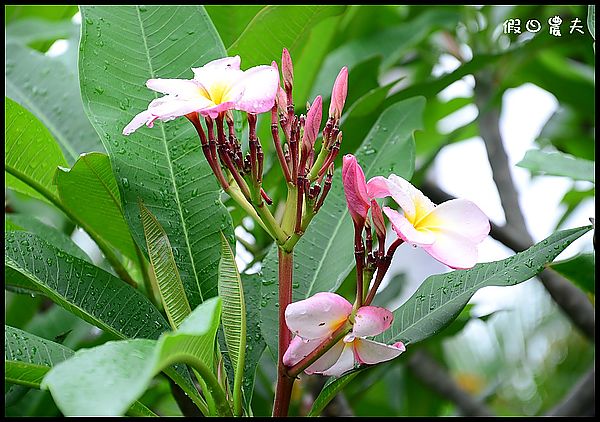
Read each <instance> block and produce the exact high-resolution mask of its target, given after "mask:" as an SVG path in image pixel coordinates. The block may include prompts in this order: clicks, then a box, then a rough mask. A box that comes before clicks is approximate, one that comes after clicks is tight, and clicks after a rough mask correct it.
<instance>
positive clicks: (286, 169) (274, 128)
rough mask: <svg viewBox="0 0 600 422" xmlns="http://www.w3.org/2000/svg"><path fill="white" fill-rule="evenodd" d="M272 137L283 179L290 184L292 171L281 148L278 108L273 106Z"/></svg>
mask: <svg viewBox="0 0 600 422" xmlns="http://www.w3.org/2000/svg"><path fill="white" fill-rule="evenodd" d="M271 135H272V137H273V142H274V143H275V151H276V152H277V158H278V159H279V164H280V166H281V169H282V170H283V177H285V181H286V182H287V183H290V182H291V181H292V176H291V175H290V169H289V167H288V165H287V161H286V159H285V156H284V155H283V149H282V148H281V140H280V139H279V127H278V126H277V106H276V105H275V106H273V108H272V109H271Z"/></svg>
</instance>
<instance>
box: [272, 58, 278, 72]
mask: <svg viewBox="0 0 600 422" xmlns="http://www.w3.org/2000/svg"><path fill="white" fill-rule="evenodd" d="M271 67H272V68H274V69H275V70H276V71H277V72H279V66H277V62H276V61H275V60H273V61H272V62H271Z"/></svg>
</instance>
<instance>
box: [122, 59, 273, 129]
mask: <svg viewBox="0 0 600 422" xmlns="http://www.w3.org/2000/svg"><path fill="white" fill-rule="evenodd" d="M192 71H193V72H194V79H149V80H148V81H147V82H146V86H147V87H148V88H150V89H152V90H154V91H157V92H160V93H163V94H165V96H164V97H161V98H157V99H155V100H152V102H150V104H149V105H148V109H147V110H144V111H142V112H141V113H139V114H138V115H136V116H135V117H134V118H133V120H132V121H131V122H130V123H129V124H128V125H127V126H125V128H124V129H123V134H124V135H129V134H130V133H132V132H134V131H136V130H137V129H138V128H140V127H141V126H143V125H144V124H145V125H146V126H148V127H152V126H153V124H154V121H155V120H157V119H159V120H162V121H169V120H173V119H175V118H177V117H181V116H185V115H186V114H189V113H193V112H199V113H200V114H201V115H203V116H209V117H211V118H215V117H217V116H218V115H219V113H221V112H224V111H227V110H230V109H235V110H242V111H246V112H248V113H263V112H265V111H268V110H270V109H271V108H272V107H273V104H274V103H275V96H276V95H277V90H278V89H279V73H278V72H277V70H275V69H274V68H273V67H271V66H255V67H252V68H250V69H248V70H246V71H243V70H240V57H239V56H235V57H226V58H223V59H218V60H213V61H212V62H210V63H207V64H205V65H204V66H202V67H197V68H192Z"/></svg>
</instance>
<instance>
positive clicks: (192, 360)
mask: <svg viewBox="0 0 600 422" xmlns="http://www.w3.org/2000/svg"><path fill="white" fill-rule="evenodd" d="M176 362H179V363H184V364H186V365H190V366H191V367H192V368H194V370H195V371H196V372H198V374H199V375H200V377H201V378H202V380H203V381H204V383H205V384H206V390H207V391H206V393H208V394H210V396H211V397H212V398H213V400H214V403H215V407H216V411H217V414H218V416H233V414H232V413H231V407H230V406H229V402H228V401H227V397H225V392H224V391H223V389H222V388H221V385H219V381H218V380H217V377H215V375H214V374H213V373H212V371H211V370H210V369H209V368H208V367H207V366H206V365H205V364H204V362H202V360H200V359H198V358H197V357H195V356H192V355H188V354H180V355H174V356H172V357H171V358H170V359H168V362H166V364H167V365H171V364H173V363H176Z"/></svg>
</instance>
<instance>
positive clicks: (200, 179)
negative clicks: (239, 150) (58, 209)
mask: <svg viewBox="0 0 600 422" xmlns="http://www.w3.org/2000/svg"><path fill="white" fill-rule="evenodd" d="M81 12H82V36H81V45H80V55H79V72H80V80H81V81H82V84H81V95H82V97H83V102H84V108H85V111H86V113H87V114H88V116H89V117H90V121H91V122H92V125H93V126H94V128H95V129H96V131H97V132H98V134H99V135H100V138H101V140H102V142H103V143H104V145H105V147H106V149H107V150H108V151H109V156H110V159H111V163H112V168H113V172H114V174H115V178H116V180H117V184H118V186H119V191H120V193H121V199H122V201H123V209H124V213H125V218H126V221H127V222H128V224H129V227H131V231H132V235H133V237H134V239H135V240H136V242H137V244H138V245H144V244H145V242H144V237H143V236H144V235H143V228H142V225H141V221H140V218H139V208H138V200H139V199H141V200H142V201H143V202H144V205H145V206H146V207H147V208H148V209H149V210H150V211H151V212H152V214H153V215H155V216H156V218H157V220H158V221H159V222H160V224H161V225H162V226H163V227H164V229H165V232H166V233H167V236H168V237H169V240H170V242H171V246H172V248H173V254H174V256H175V263H176V265H177V268H178V270H179V273H180V276H181V279H182V281H183V283H184V287H185V291H186V294H187V298H188V302H189V304H190V306H191V307H192V308H194V307H196V306H197V305H198V304H199V303H200V302H202V301H203V300H206V299H207V298H209V297H212V296H215V295H216V294H217V276H218V274H217V272H218V265H219V258H220V253H219V251H220V247H219V246H220V244H221V240H220V234H219V232H220V231H221V230H222V231H223V232H224V233H225V235H226V236H227V237H228V238H229V239H232V238H233V228H232V227H231V220H230V217H229V215H228V213H227V211H226V209H225V207H224V206H223V205H222V203H221V202H220V199H219V188H218V185H217V182H216V180H215V177H214V175H213V174H212V172H211V170H210V166H209V165H208V163H207V162H206V160H205V158H204V157H203V154H202V152H201V147H200V142H199V140H198V136H197V134H196V132H195V130H194V128H193V126H192V125H191V124H190V123H189V122H187V120H186V119H183V118H182V119H176V120H174V121H171V122H168V123H156V124H155V126H154V128H153V129H150V128H146V127H143V128H140V129H139V130H138V131H136V132H135V133H133V134H131V135H129V136H127V137H126V136H123V134H122V130H123V128H124V127H125V126H126V124H127V123H128V122H129V121H130V120H131V119H132V118H133V117H134V116H135V115H136V114H137V113H139V112H141V111H142V110H145V109H146V108H147V107H148V103H149V102H150V101H151V100H153V99H155V98H157V97H158V96H160V95H159V94H158V93H156V92H154V91H151V90H149V89H147V88H146V87H145V83H146V81H147V80H148V79H151V78H191V77H192V76H193V73H192V70H191V68H192V67H198V66H202V65H203V64H205V63H207V62H209V61H210V60H214V59H217V58H220V57H223V56H225V54H226V53H225V49H224V48H223V45H222V43H221V41H220V39H219V36H218V35H217V33H216V31H215V28H214V26H213V25H212V23H211V22H210V19H209V18H208V16H207V14H206V12H205V11H204V9H203V8H202V7H201V6H113V7H95V6H82V7H81ZM123 51H126V52H127V54H126V56H124V55H123ZM115 58H120V60H119V59H117V60H115ZM83 81H85V83H83Z"/></svg>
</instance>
